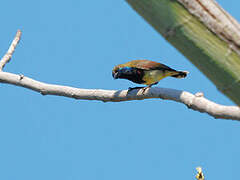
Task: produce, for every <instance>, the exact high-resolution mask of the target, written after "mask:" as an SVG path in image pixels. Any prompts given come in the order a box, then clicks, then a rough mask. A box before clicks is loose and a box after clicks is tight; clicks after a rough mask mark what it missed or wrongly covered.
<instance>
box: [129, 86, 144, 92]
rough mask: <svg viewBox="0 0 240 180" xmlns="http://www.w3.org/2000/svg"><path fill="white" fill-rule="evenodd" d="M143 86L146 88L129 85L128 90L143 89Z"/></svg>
mask: <svg viewBox="0 0 240 180" xmlns="http://www.w3.org/2000/svg"><path fill="white" fill-rule="evenodd" d="M142 88H144V87H129V88H128V91H129V92H130V91H132V90H134V89H142Z"/></svg>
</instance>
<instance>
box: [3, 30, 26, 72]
mask: <svg viewBox="0 0 240 180" xmlns="http://www.w3.org/2000/svg"><path fill="white" fill-rule="evenodd" d="M21 34H22V32H21V31H20V30H18V31H17V34H16V36H15V38H14V40H13V41H12V43H11V45H10V47H9V49H8V51H7V53H6V54H5V55H4V56H3V58H2V59H1V60H0V71H2V69H3V68H4V66H5V65H6V64H7V63H8V62H9V61H10V60H11V58H12V54H13V53H14V50H15V48H16V46H17V44H18V42H19V41H20V39H21Z"/></svg>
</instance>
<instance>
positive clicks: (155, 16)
mask: <svg viewBox="0 0 240 180" xmlns="http://www.w3.org/2000/svg"><path fill="white" fill-rule="evenodd" d="M127 2H128V3H129V4H130V5H131V6H132V7H133V8H134V9H135V10H136V11H137V12H138V13H139V14H140V15H141V16H142V17H143V18H144V19H145V20H146V21H147V22H148V23H150V24H151V25H152V26H153V27H154V28H155V29H156V30H157V31H158V32H159V33H160V34H162V35H163V36H164V37H165V39H166V40H167V41H169V42H170V43H171V44H172V45H173V46H174V47H175V48H177V49H178V50H179V51H180V52H181V53H182V54H183V55H184V56H185V57H186V58H188V59H189V60H190V61H191V62H192V63H193V64H194V65H195V66H196V67H197V68H198V69H199V70H200V71H201V72H203V73H204V74H205V75H206V76H207V77H208V78H209V79H210V80H211V81H212V82H213V83H214V84H215V85H216V87H217V89H218V90H219V91H221V92H222V93H224V94H225V95H226V96H227V97H229V98H230V99H231V100H232V101H233V102H235V103H236V104H237V105H240V83H239V81H240V57H239V55H238V54H237V53H236V52H234V51H230V49H229V44H227V43H226V42H225V41H223V40H221V39H220V38H219V37H218V36H217V35H216V34H214V33H213V32H211V31H210V30H209V29H208V28H207V27H206V26H205V25H204V24H203V23H202V22H200V21H199V20H198V18H197V17H195V16H193V15H192V14H190V13H189V12H188V11H187V10H186V9H185V7H183V6H182V5H181V4H180V3H178V2H177V1H176V0H127Z"/></svg>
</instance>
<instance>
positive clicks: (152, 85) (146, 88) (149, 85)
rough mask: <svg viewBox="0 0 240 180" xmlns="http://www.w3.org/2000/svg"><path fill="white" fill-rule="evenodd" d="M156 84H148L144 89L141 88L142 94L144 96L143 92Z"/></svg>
mask: <svg viewBox="0 0 240 180" xmlns="http://www.w3.org/2000/svg"><path fill="white" fill-rule="evenodd" d="M157 83H158V82H156V83H153V84H150V85H148V86H146V87H143V88H142V94H144V92H145V91H146V90H147V89H148V88H150V87H152V86H153V85H156V84H157Z"/></svg>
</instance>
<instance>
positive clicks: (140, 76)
mask: <svg viewBox="0 0 240 180" xmlns="http://www.w3.org/2000/svg"><path fill="white" fill-rule="evenodd" d="M187 74H188V71H177V70H175V69H172V68H170V67H168V66H166V65H164V64H161V63H158V62H155V61H150V60H133V61H130V62H127V63H124V64H119V65H117V66H115V67H114V68H113V70H112V76H113V78H114V79H127V80H130V81H132V82H134V83H137V84H144V85H147V86H146V87H133V88H131V87H130V88H129V90H133V89H139V88H143V92H144V91H145V90H146V89H148V88H150V87H151V86H153V85H156V84H158V82H159V81H160V80H162V79H163V78H165V77H168V76H170V77H174V78H185V77H186V76H187Z"/></svg>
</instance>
